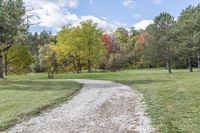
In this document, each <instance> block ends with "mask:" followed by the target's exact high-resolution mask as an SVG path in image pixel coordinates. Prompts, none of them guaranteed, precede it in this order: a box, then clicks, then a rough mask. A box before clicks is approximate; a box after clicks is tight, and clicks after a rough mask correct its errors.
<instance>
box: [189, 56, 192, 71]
mask: <svg viewBox="0 0 200 133" xmlns="http://www.w3.org/2000/svg"><path fill="white" fill-rule="evenodd" d="M189 69H190V72H193V69H192V57H191V56H190V57H189Z"/></svg>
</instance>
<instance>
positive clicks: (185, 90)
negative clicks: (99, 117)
mask: <svg viewBox="0 0 200 133" xmlns="http://www.w3.org/2000/svg"><path fill="white" fill-rule="evenodd" d="M55 77H56V78H61V79H62V78H87V79H105V80H113V81H116V82H120V83H124V84H127V85H129V86H131V87H132V88H133V89H137V90H138V91H140V92H141V93H143V94H144V98H145V101H146V103H147V104H148V110H147V111H148V113H149V115H150V116H151V117H152V119H153V123H154V125H155V126H156V127H157V128H158V129H159V131H160V132H161V133H179V132H180V133H199V131H200V126H199V125H200V73H199V72H193V73H189V72H188V70H178V71H174V73H173V74H168V73H167V71H166V70H154V69H153V70H127V71H121V72H116V73H92V74H87V73H84V74H57V75H55ZM8 78H10V79H11V78H14V79H16V78H23V79H36V78H41V79H42V78H46V74H30V75H28V76H20V77H18V76H12V77H8Z"/></svg>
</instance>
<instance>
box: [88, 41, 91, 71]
mask: <svg viewBox="0 0 200 133" xmlns="http://www.w3.org/2000/svg"><path fill="white" fill-rule="evenodd" d="M88 52H89V55H88V56H89V58H88V72H89V73H91V72H92V69H91V65H92V64H91V44H89V49H88Z"/></svg>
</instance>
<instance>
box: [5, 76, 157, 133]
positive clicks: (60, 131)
mask: <svg viewBox="0 0 200 133" xmlns="http://www.w3.org/2000/svg"><path fill="white" fill-rule="evenodd" d="M58 81H59V80H58ZM60 81H61V80H60ZM62 81H63V80H62ZM73 81H76V82H79V83H82V84H84V86H83V88H82V90H81V92H80V93H79V94H78V95H76V96H75V97H74V98H73V99H72V100H70V101H69V102H67V103H66V104H63V105H61V106H60V107H57V108H55V109H53V110H52V111H50V112H46V113H43V114H41V115H40V116H37V117H35V118H32V119H30V120H28V121H25V122H23V123H21V124H18V125H16V126H15V127H13V128H11V129H10V130H8V131H7V132H8V133H153V132H154V129H153V128H152V125H151V122H150V119H149V118H148V117H147V115H146V114H145V109H144V103H143V102H142V99H143V97H142V95H141V94H139V93H138V92H136V91H133V90H132V89H130V88H129V87H128V86H125V85H122V84H117V83H114V82H110V81H99V80H83V79H80V80H79V79H76V80H73Z"/></svg>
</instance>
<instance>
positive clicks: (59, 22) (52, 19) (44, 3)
mask: <svg viewBox="0 0 200 133" xmlns="http://www.w3.org/2000/svg"><path fill="white" fill-rule="evenodd" d="M72 1H73V2H74V3H73V2H72ZM71 2H72V3H71ZM76 2H78V0H67V1H66V0H34V1H32V0H25V5H26V6H29V7H30V6H31V7H33V11H31V12H29V14H32V15H34V16H35V17H33V18H31V23H37V25H39V26H42V27H47V28H52V29H54V30H56V31H59V30H60V29H61V27H62V26H64V25H68V24H70V25H72V26H75V25H78V24H79V23H80V22H82V21H85V20H88V19H91V20H93V21H94V22H95V23H98V26H99V28H102V29H104V30H105V31H113V30H114V29H116V28H117V26H124V25H126V24H123V23H120V22H117V21H116V22H114V23H110V22H108V19H107V18H97V17H95V16H78V15H76V14H73V13H70V12H69V11H68V9H67V8H69V7H70V8H75V7H76V6H77V5H78V4H75V3H76Z"/></svg>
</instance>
